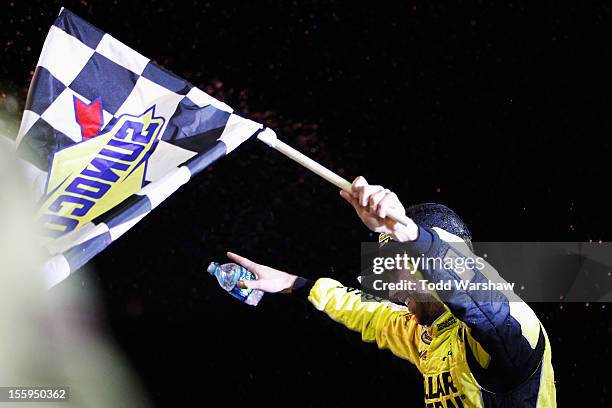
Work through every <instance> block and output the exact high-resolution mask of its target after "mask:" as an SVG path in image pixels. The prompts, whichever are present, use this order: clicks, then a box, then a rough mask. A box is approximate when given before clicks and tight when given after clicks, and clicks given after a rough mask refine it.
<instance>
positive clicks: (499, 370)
mask: <svg viewBox="0 0 612 408" xmlns="http://www.w3.org/2000/svg"><path fill="white" fill-rule="evenodd" d="M341 195H342V197H343V198H344V199H345V200H346V201H348V202H349V203H350V204H351V205H352V206H353V208H354V209H355V211H356V212H357V214H358V216H359V217H360V218H361V220H362V221H363V222H364V223H365V224H366V226H368V228H370V229H371V230H372V231H375V232H381V233H386V234H388V235H390V236H391V237H392V238H393V239H394V240H395V241H398V242H401V243H405V244H404V245H403V246H402V250H403V251H405V252H406V253H407V255H408V256H412V257H414V258H415V259H416V258H419V257H422V258H426V259H427V258H430V259H440V260H446V259H453V260H454V262H431V263H428V264H427V265H428V266H427V267H419V273H420V274H421V276H422V279H425V280H427V281H429V282H439V281H444V282H449V281H450V282H451V290H447V291H440V292H437V293H434V295H435V296H437V297H438V298H439V299H440V300H441V301H442V302H443V303H444V304H445V305H446V306H447V307H448V309H449V310H450V311H451V313H453V315H454V316H455V317H457V318H458V319H459V320H461V321H463V322H464V323H465V324H466V325H467V326H468V328H469V330H468V338H467V340H468V342H469V344H470V348H471V350H472V352H473V353H472V354H471V355H468V358H472V362H471V364H470V365H471V366H473V367H472V369H473V370H474V372H475V374H476V376H477V378H478V380H479V381H481V383H483V382H484V383H485V384H486V385H490V386H491V387H492V388H493V389H496V390H503V389H507V388H509V387H513V386H516V385H518V384H520V383H521V382H522V381H524V380H525V379H526V378H527V377H529V375H531V373H533V372H534V371H535V370H536V369H537V367H538V365H539V364H540V362H541V360H542V357H543V353H544V348H545V347H544V346H545V341H546V338H545V334H544V330H543V328H542V326H541V324H540V322H539V320H538V319H537V317H536V316H535V314H534V313H533V311H532V310H531V308H529V306H528V305H527V304H525V303H524V302H522V301H521V299H520V298H519V297H518V296H516V295H515V294H514V293H513V292H512V291H511V290H508V291H498V290H490V289H487V290H483V289H477V290H472V289H471V287H472V286H470V285H465V284H467V283H486V282H488V281H489V280H491V281H494V282H500V283H503V282H504V281H503V280H502V279H501V277H500V276H499V275H498V274H497V271H495V269H494V268H493V267H492V266H491V265H489V264H488V263H487V262H485V261H484V260H482V258H480V259H481V260H482V263H481V264H479V266H480V265H482V267H480V269H478V268H473V269H471V270H467V271H459V270H455V269H453V266H455V265H466V263H465V260H467V259H468V258H471V259H473V260H475V259H477V258H478V257H477V256H476V255H474V254H473V253H472V251H471V250H470V248H469V247H468V245H466V244H465V243H464V242H463V241H462V240H461V238H459V237H456V236H454V235H452V234H450V233H448V232H446V231H444V230H441V229H438V228H433V229H428V228H424V227H421V226H418V225H416V224H414V225H409V226H405V225H402V224H399V223H397V222H395V221H392V220H389V219H386V218H385V215H386V212H387V211H388V209H389V208H392V207H395V208H400V209H402V210H403V206H402V204H401V203H400V201H399V200H398V198H397V196H396V195H395V194H393V193H392V192H390V191H389V190H387V189H384V188H382V187H380V186H371V185H368V184H367V182H366V181H365V179H363V178H361V177H360V178H357V179H356V180H355V182H354V183H353V192H352V194H348V193H346V192H341ZM470 263H471V262H470ZM449 265H450V266H449ZM460 282H461V283H462V284H461V285H460V284H458V283H460ZM481 288H482V286H481ZM474 360H477V361H474ZM479 369H480V370H479ZM479 371H480V373H479ZM485 371H486V373H485ZM479 374H480V375H479ZM485 384H483V385H485Z"/></svg>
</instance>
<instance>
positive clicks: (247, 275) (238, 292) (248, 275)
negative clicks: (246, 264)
mask: <svg viewBox="0 0 612 408" xmlns="http://www.w3.org/2000/svg"><path fill="white" fill-rule="evenodd" d="M238 280H239V281H241V280H255V275H254V274H253V273H252V272H249V271H248V270H247V269H245V268H243V267H242V266H241V267H240V277H239V278H238ZM252 291H253V289H241V288H239V287H238V286H237V285H236V286H234V287H233V288H232V290H230V291H229V293H230V295H232V296H233V297H235V298H236V299H238V300H240V301H241V302H244V301H245V300H246V299H247V297H249V295H250V294H251V292H252Z"/></svg>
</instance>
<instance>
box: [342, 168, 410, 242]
mask: <svg viewBox="0 0 612 408" xmlns="http://www.w3.org/2000/svg"><path fill="white" fill-rule="evenodd" d="M351 187H352V192H351V193H348V192H346V191H344V190H341V191H340V195H341V196H342V198H344V199H345V200H346V201H347V202H348V203H349V204H351V205H352V206H353V208H354V209H355V212H357V215H358V216H359V218H360V219H361V221H363V223H364V224H365V225H366V227H368V228H369V229H370V230H371V231H373V232H379V233H385V234H388V235H390V236H391V237H392V238H393V239H394V240H396V241H399V242H406V241H414V240H415V239H417V237H418V227H417V225H416V224H415V223H414V222H413V223H412V225H409V226H405V225H404V224H401V223H399V222H397V221H394V220H392V219H391V218H387V214H388V213H389V211H390V210H391V209H393V210H398V211H401V212H402V213H405V212H406V210H405V208H404V206H403V205H402V203H401V202H400V200H399V199H398V198H397V195H396V194H395V193H393V192H392V191H390V190H388V189H386V188H384V187H382V186H373V185H369V184H368V182H367V181H366V179H365V178H363V177H361V176H360V177H357V178H356V179H355V181H353V184H352V186H351Z"/></svg>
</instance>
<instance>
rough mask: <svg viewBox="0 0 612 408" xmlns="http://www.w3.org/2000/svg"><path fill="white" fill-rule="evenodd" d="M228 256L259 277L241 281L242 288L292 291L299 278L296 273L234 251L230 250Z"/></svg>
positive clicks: (271, 291)
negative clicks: (256, 260)
mask: <svg viewBox="0 0 612 408" xmlns="http://www.w3.org/2000/svg"><path fill="white" fill-rule="evenodd" d="M227 257H228V258H229V259H231V260H232V261H234V262H236V263H238V264H240V265H242V266H244V267H245V268H246V269H248V270H249V271H251V272H253V273H254V274H255V276H256V277H257V279H256V280H243V281H239V282H238V287H239V288H242V289H259V290H262V291H264V292H267V293H278V292H283V293H287V292H291V288H293V284H294V283H295V280H296V279H297V276H295V275H291V274H289V273H287V272H283V271H279V270H278V269H274V268H270V267H269V266H266V265H261V264H258V263H256V262H253V261H251V260H250V259H247V258H245V257H243V256H240V255H237V254H234V253H233V252H228V253H227Z"/></svg>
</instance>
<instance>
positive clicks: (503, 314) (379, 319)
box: [308, 227, 556, 408]
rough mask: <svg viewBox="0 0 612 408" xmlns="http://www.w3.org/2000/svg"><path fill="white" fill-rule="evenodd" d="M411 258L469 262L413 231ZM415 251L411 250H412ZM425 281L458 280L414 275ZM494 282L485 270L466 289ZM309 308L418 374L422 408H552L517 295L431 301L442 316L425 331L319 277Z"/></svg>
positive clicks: (401, 312)
mask: <svg viewBox="0 0 612 408" xmlns="http://www.w3.org/2000/svg"><path fill="white" fill-rule="evenodd" d="M418 241H419V242H418V243H417V244H418V245H417V247H416V248H418V252H422V253H423V254H426V255H427V254H429V255H437V256H443V257H444V256H448V254H449V251H450V252H452V255H453V256H455V257H457V256H474V255H473V254H472V253H471V251H470V249H469V248H468V247H467V245H465V243H463V241H461V239H460V238H458V237H456V236H454V235H451V234H449V233H448V232H446V231H444V230H440V229H438V228H433V229H426V228H422V227H419V238H418ZM415 251H416V249H415ZM419 272H420V273H421V274H422V276H423V277H424V278H425V279H428V280H429V281H436V280H439V279H442V278H444V279H465V277H461V276H460V274H455V273H453V271H452V270H450V271H449V270H448V269H438V270H436V269H435V268H433V269H432V270H419ZM492 276H494V277H495V278H496V280H498V281H499V280H500V279H501V278H499V275H496V272H495V271H494V270H493V269H492V268H491V266H490V265H489V264H488V263H487V264H486V268H485V269H483V270H481V271H478V270H475V271H474V274H473V275H470V276H469V278H470V280H471V281H473V282H477V281H479V280H483V279H486V278H491V277H492ZM309 287H310V290H309V295H308V299H309V301H310V302H311V303H312V304H313V305H314V306H315V307H316V308H317V309H319V310H321V311H323V312H325V313H326V314H328V315H329V316H330V317H331V318H332V319H334V320H335V321H337V322H340V323H342V324H344V325H345V326H347V327H348V328H349V329H352V330H355V331H358V332H360V333H361V336H362V339H363V340H364V341H367V342H376V344H377V345H378V347H379V348H384V349H389V350H390V351H391V352H393V353H394V354H395V355H397V356H398V357H401V358H404V359H406V360H408V361H410V362H411V363H413V364H414V365H415V366H416V367H417V369H418V370H419V371H420V372H421V374H423V378H424V387H425V406H426V407H427V408H439V407H444V408H458V407H542V408H543V407H554V406H556V401H555V385H554V378H553V368H552V365H551V352H550V344H549V341H548V337H547V335H546V331H545V330H544V327H543V326H542V324H541V323H540V321H539V320H538V318H537V317H536V315H535V314H534V312H533V311H532V310H531V308H530V307H529V306H528V305H527V304H526V303H524V302H522V301H521V300H520V299H519V298H518V297H516V295H513V294H510V295H508V294H507V293H502V292H497V291H491V293H488V294H487V296H485V297H483V296H477V295H476V294H472V293H469V290H467V289H466V290H465V291H461V290H455V291H450V292H451V293H445V294H435V293H434V295H436V296H439V298H440V300H442V301H443V303H444V304H445V306H446V309H447V311H446V312H445V313H444V314H443V315H441V316H440V317H438V318H437V319H436V320H435V321H434V322H433V324H431V326H423V325H420V324H418V323H417V321H416V320H415V318H414V315H412V314H411V313H410V312H409V311H408V310H407V309H406V308H404V307H401V306H398V305H395V304H394V303H391V302H387V301H383V300H381V299H377V300H373V299H372V297H371V296H370V297H368V295H365V296H364V293H363V292H361V291H360V290H356V289H352V288H348V287H345V286H343V285H342V284H340V283H339V282H337V281H335V280H333V279H328V278H322V279H318V280H317V281H316V282H315V283H314V284H313V285H312V286H309Z"/></svg>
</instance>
